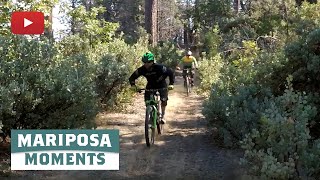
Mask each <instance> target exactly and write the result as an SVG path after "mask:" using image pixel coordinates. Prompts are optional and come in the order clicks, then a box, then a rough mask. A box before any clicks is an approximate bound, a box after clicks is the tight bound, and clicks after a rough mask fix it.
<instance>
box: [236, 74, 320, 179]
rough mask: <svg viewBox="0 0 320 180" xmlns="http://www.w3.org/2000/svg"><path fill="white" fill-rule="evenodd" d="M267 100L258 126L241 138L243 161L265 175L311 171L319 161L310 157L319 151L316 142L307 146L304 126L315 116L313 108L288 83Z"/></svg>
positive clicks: (277, 176) (252, 170) (287, 175)
mask: <svg viewBox="0 0 320 180" xmlns="http://www.w3.org/2000/svg"><path fill="white" fill-rule="evenodd" d="M291 78H292V77H291ZM291 80H292V79H288V82H290V81H291ZM269 101H270V103H269V108H266V110H265V111H264V113H263V114H262V116H261V118H260V122H261V128H260V129H259V130H256V129H253V130H252V132H251V133H249V134H248V135H246V138H244V140H243V141H242V142H241V143H242V148H243V149H244V150H245V156H244V158H243V159H242V163H243V164H245V165H248V164H249V165H250V166H249V173H250V174H254V175H257V176H260V177H262V178H267V179H273V178H275V179H289V178H292V177H298V175H299V174H301V171H304V172H305V171H306V172H308V173H309V175H314V173H315V172H316V171H318V169H317V168H319V163H318V162H316V163H314V164H312V161H309V160H310V159H311V158H314V157H317V156H318V155H319V151H318V150H315V147H316V146H318V144H314V145H312V148H310V145H309V143H308V142H309V139H310V138H311V136H310V135H309V129H308V127H307V126H308V122H309V120H310V119H312V118H314V117H315V115H316V113H317V111H316V108H315V107H314V106H312V105H310V104H309V102H308V97H307V96H306V95H305V94H303V93H299V92H295V91H294V90H293V88H292V86H291V85H290V84H289V86H288V87H287V89H286V90H285V93H284V94H283V95H282V96H279V97H275V98H270V99H269ZM313 162H314V161H313ZM300 165H301V167H300ZM300 168H305V169H300Z"/></svg>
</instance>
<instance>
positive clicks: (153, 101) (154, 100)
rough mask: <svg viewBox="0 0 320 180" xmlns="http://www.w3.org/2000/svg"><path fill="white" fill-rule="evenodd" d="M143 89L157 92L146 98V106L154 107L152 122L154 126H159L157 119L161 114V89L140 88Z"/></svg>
mask: <svg viewBox="0 0 320 180" xmlns="http://www.w3.org/2000/svg"><path fill="white" fill-rule="evenodd" d="M141 90H145V91H150V92H155V93H152V94H150V100H146V101H145V103H146V106H147V108H152V109H153V113H154V114H153V120H152V121H153V123H152V128H156V127H157V119H158V114H159V109H160V108H161V107H160V93H159V91H158V90H161V89H156V90H154V89H140V91H141Z"/></svg>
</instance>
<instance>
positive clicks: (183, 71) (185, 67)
mask: <svg viewBox="0 0 320 180" xmlns="http://www.w3.org/2000/svg"><path fill="white" fill-rule="evenodd" d="M187 71H188V73H189V75H190V76H191V78H193V75H194V72H193V68H192V67H191V66H184V67H183V70H182V76H183V77H186V74H187Z"/></svg>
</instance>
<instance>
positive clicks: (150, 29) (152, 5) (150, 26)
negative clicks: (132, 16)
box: [145, 0, 158, 46]
mask: <svg viewBox="0 0 320 180" xmlns="http://www.w3.org/2000/svg"><path fill="white" fill-rule="evenodd" d="M157 12H158V0H145V29H146V31H147V33H149V34H150V35H151V37H150V39H149V40H150V44H152V46H155V45H156V44H157V41H158V39H157V37H158V35H157V32H158V27H157V23H158V22H157V21H158V20H157V19H158V18H157Z"/></svg>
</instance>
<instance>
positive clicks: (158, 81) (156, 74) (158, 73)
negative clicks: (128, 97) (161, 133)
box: [129, 52, 174, 124]
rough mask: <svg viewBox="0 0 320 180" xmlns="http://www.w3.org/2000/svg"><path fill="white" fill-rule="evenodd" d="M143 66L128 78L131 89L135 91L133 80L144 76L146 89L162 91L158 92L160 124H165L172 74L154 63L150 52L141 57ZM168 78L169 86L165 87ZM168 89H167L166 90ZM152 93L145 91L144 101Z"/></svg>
mask: <svg viewBox="0 0 320 180" xmlns="http://www.w3.org/2000/svg"><path fill="white" fill-rule="evenodd" d="M141 60H142V62H143V63H144V65H143V66H141V67H139V68H138V69H136V71H135V72H134V73H132V75H131V76H130V78H129V82H130V85H131V88H132V89H133V90H134V91H137V90H138V89H137V87H136V85H135V80H136V79H138V78H139V77H140V76H144V77H145V78H146V79H147V81H148V83H147V86H146V89H162V90H159V93H160V99H161V109H162V113H161V115H160V119H161V123H163V124H165V122H166V121H165V120H164V115H165V110H166V106H167V101H168V89H169V90H172V89H173V84H174V72H173V71H172V70H171V69H170V68H168V67H166V66H164V65H162V64H158V63H155V62H154V60H155V59H154V55H153V54H152V53H151V52H147V53H145V54H144V55H143V56H142V59H141ZM167 77H169V86H168V85H167V82H166V78H167ZM167 88H168V89H167ZM151 93H152V92H149V91H146V92H145V94H144V100H145V101H146V100H149V99H150V95H151Z"/></svg>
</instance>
